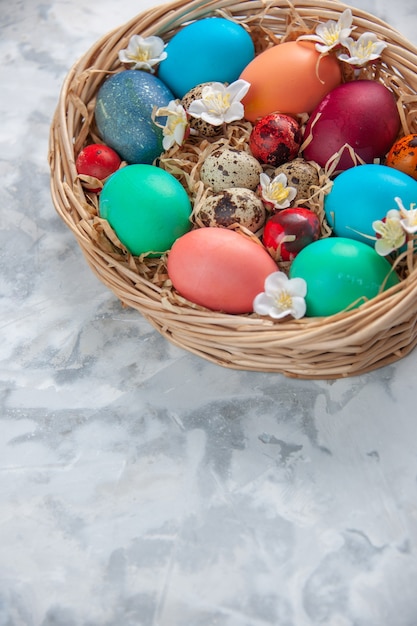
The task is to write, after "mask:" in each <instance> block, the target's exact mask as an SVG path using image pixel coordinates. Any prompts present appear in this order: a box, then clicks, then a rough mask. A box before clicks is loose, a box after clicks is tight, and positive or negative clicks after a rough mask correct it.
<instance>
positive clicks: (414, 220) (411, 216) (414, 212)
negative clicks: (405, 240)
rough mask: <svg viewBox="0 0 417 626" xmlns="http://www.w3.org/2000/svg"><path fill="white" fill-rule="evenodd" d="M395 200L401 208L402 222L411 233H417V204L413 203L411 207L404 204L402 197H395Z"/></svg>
mask: <svg viewBox="0 0 417 626" xmlns="http://www.w3.org/2000/svg"><path fill="white" fill-rule="evenodd" d="M395 202H396V203H397V205H398V208H399V210H400V223H401V226H402V227H403V228H404V230H405V231H406V232H407V233H408V234H409V235H415V234H416V233H417V209H416V208H415V206H416V205H415V204H414V203H413V204H411V205H410V208H409V209H406V208H405V206H404V205H403V202H402V200H401V198H395Z"/></svg>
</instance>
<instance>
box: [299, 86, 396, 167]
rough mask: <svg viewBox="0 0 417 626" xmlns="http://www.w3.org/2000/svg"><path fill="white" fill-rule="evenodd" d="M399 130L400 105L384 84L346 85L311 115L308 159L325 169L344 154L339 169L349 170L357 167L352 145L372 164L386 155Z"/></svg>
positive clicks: (305, 154) (355, 150) (324, 101)
mask: <svg viewBox="0 0 417 626" xmlns="http://www.w3.org/2000/svg"><path fill="white" fill-rule="evenodd" d="M399 129H400V116H399V113H398V109H397V104H396V102H395V99H394V96H393V94H392V93H391V91H389V90H388V89H387V88H386V87H385V86H384V85H382V84H381V83H378V82H376V81H373V80H358V81H352V82H349V83H344V84H343V85H339V86H338V87H336V88H335V89H333V90H332V91H331V92H330V93H328V94H327V96H326V97H325V98H324V99H323V100H322V102H321V103H320V104H319V105H318V107H317V108H316V109H315V110H314V111H313V113H312V114H311V116H310V118H309V120H308V123H307V125H306V129H305V133H304V141H305V143H306V144H307V145H306V147H305V149H304V157H305V158H306V159H307V160H310V161H315V162H316V163H318V164H319V165H320V166H321V167H324V166H325V165H326V163H327V162H328V160H329V159H330V158H331V157H333V156H334V155H335V154H336V153H338V152H339V151H342V152H341V158H340V160H339V162H338V164H337V167H336V170H337V171H341V170H346V169H347V168H349V167H352V166H353V165H355V161H354V160H353V159H352V156H351V154H350V152H349V150H348V148H346V147H345V145H346V144H348V145H349V146H351V147H352V148H353V150H354V152H355V153H356V154H357V155H358V156H359V157H360V158H361V159H362V160H363V161H364V162H365V163H372V162H373V161H374V159H376V158H380V157H383V156H385V154H386V153H387V151H388V150H389V148H390V147H391V145H392V142H393V141H394V140H395V138H396V137H397V135H398V131H399ZM307 142H308V143H307Z"/></svg>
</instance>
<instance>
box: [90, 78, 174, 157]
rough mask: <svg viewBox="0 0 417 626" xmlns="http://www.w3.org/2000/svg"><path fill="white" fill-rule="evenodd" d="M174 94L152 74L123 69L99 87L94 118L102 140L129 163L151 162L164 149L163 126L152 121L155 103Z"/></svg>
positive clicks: (161, 103) (157, 103)
mask: <svg viewBox="0 0 417 626" xmlns="http://www.w3.org/2000/svg"><path fill="white" fill-rule="evenodd" d="M173 99H174V96H173V94H172V92H171V91H170V90H169V89H168V87H167V86H166V85H164V83H163V82H162V81H161V80H159V78H157V77H156V76H154V75H153V74H149V73H148V72H143V71H141V70H124V71H122V72H119V73H117V74H113V75H112V76H110V77H109V78H108V79H107V80H106V81H105V82H104V83H103V85H102V86H101V87H100V89H99V91H98V94H97V101H96V105H95V120H96V124H97V129H98V132H99V135H100V137H101V138H102V140H103V143H105V144H107V145H108V146H110V148H113V150H115V151H116V152H117V153H118V154H119V155H120V156H121V157H122V159H123V160H124V161H127V162H128V163H146V164H148V165H149V164H151V163H152V162H153V161H154V160H155V159H156V158H157V157H158V156H159V155H160V154H161V153H162V152H163V148H162V139H163V136H162V129H161V128H159V127H158V126H156V125H155V124H154V122H153V121H152V117H151V115H152V111H153V107H154V106H157V107H162V106H166V105H167V104H168V103H169V101H170V100H173Z"/></svg>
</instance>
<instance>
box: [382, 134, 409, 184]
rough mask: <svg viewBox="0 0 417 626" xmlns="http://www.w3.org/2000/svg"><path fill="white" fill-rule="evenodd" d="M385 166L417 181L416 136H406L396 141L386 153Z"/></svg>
mask: <svg viewBox="0 0 417 626" xmlns="http://www.w3.org/2000/svg"><path fill="white" fill-rule="evenodd" d="M385 165H388V166H389V167H394V168H395V169H396V170H400V171H401V172H404V173H405V174H408V175H409V176H412V177H413V178H415V179H416V180H417V134H410V135H406V136H405V137H401V139H399V140H398V141H396V142H395V143H394V145H393V146H392V147H391V149H390V151H389V152H388V155H387V158H386V161H385Z"/></svg>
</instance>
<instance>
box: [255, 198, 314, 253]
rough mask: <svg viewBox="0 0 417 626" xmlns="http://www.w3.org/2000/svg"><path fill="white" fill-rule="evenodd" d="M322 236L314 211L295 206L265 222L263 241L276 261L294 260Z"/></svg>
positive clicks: (279, 212)
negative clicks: (301, 251)
mask: <svg viewBox="0 0 417 626" xmlns="http://www.w3.org/2000/svg"><path fill="white" fill-rule="evenodd" d="M319 236H320V221H319V219H318V217H317V215H316V214H315V213H313V211H310V209H306V208H303V207H294V208H291V209H283V210H282V211H278V212H277V213H275V214H274V215H273V216H272V217H270V218H269V220H268V221H267V222H266V224H265V228H264V233H263V236H262V241H263V244H264V246H265V248H267V250H268V252H269V253H270V254H271V256H272V257H273V258H274V259H275V261H279V260H282V261H292V260H293V259H294V258H295V257H296V256H297V254H298V253H299V252H300V250H302V249H303V248H305V247H306V246H307V245H308V244H310V243H312V242H313V241H316V240H317V239H318V238H319Z"/></svg>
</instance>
